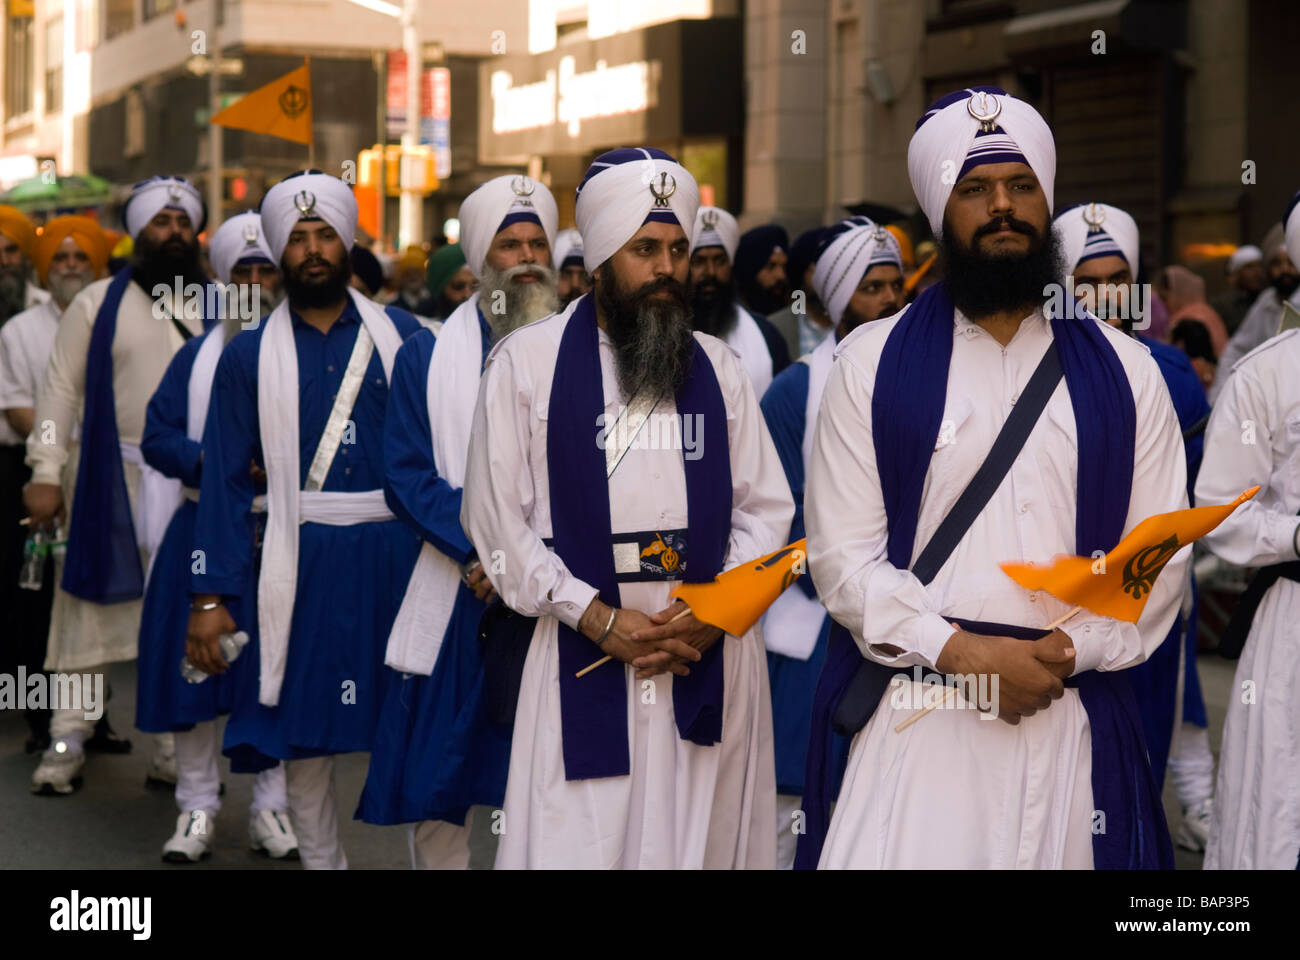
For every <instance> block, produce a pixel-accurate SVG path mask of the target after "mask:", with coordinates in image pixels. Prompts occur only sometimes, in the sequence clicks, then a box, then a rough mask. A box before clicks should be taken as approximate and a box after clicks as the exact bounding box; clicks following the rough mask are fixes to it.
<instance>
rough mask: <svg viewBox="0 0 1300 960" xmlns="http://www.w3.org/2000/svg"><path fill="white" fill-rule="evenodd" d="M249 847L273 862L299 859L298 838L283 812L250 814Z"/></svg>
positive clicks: (259, 811)
mask: <svg viewBox="0 0 1300 960" xmlns="http://www.w3.org/2000/svg"><path fill="white" fill-rule="evenodd" d="M248 845H249V846H250V847H251V848H252V849H254V850H257V851H259V852H261V853H265V854H266V855H267V856H268V857H270V858H271V859H273V860H297V859H298V837H297V836H296V835H295V834H294V832H293V827H292V826H291V825H290V823H289V815H288V814H287V813H285V812H284V811H283V810H258V811H256V812H250V813H249V818H248Z"/></svg>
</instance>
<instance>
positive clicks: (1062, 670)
mask: <svg viewBox="0 0 1300 960" xmlns="http://www.w3.org/2000/svg"><path fill="white" fill-rule="evenodd" d="M953 626H954V627H956V626H957V625H956V624H953ZM900 652H901V651H900ZM1074 657H1075V652H1074V642H1073V641H1072V640H1071V639H1070V637H1069V635H1068V634H1067V633H1065V632H1064V631H1063V630H1060V629H1059V628H1058V629H1056V630H1053V631H1052V632H1051V633H1049V634H1048V635H1047V636H1045V637H1043V638H1042V639H1041V640H1017V639H1016V638H1015V637H995V636H987V635H985V634H979V633H970V632H968V631H966V630H962V629H960V628H958V629H957V632H956V633H954V634H953V635H952V636H951V637H949V638H948V642H947V643H946V644H945V645H944V648H943V651H942V652H941V653H940V654H939V657H938V659H937V660H936V661H935V664H934V666H935V669H936V670H938V671H939V672H941V673H945V674H963V675H964V674H975V675H976V676H981V675H984V676H992V675H994V674H996V675H997V677H998V687H997V704H996V708H997V717H998V719H999V720H1003V721H1005V722H1007V723H1009V724H1011V725H1012V726H1015V725H1016V724H1018V723H1020V718H1021V717H1031V716H1033V715H1034V714H1035V713H1037V712H1038V711H1039V710H1046V709H1047V708H1048V707H1049V706H1051V704H1052V701H1053V700H1059V699H1061V697H1063V696H1064V695H1065V684H1064V682H1063V681H1064V680H1065V679H1066V678H1067V677H1069V676H1070V675H1071V674H1072V673H1074Z"/></svg>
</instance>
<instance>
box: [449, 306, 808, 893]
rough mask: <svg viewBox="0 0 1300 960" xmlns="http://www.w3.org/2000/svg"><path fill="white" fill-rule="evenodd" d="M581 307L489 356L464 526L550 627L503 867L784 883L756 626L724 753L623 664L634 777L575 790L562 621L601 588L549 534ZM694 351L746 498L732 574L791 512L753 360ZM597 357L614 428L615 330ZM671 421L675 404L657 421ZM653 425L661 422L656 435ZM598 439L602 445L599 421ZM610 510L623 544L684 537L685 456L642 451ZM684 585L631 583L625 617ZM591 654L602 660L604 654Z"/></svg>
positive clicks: (743, 654)
mask: <svg viewBox="0 0 1300 960" xmlns="http://www.w3.org/2000/svg"><path fill="white" fill-rule="evenodd" d="M578 302H579V301H576V300H575V301H574V304H576V303H578ZM573 309H574V305H573V304H571V305H570V307H569V309H567V310H566V311H565V312H564V313H562V314H557V315H553V316H551V317H549V318H546V319H544V320H540V321H538V322H536V323H533V324H530V325H528V326H526V327H523V328H521V329H520V330H518V331H516V332H515V333H513V334H511V335H510V336H509V337H507V338H506V339H504V340H503V341H501V343H500V344H498V346H497V348H496V350H495V351H494V352H493V354H492V356H491V357H490V358H489V360H488V366H487V369H486V372H485V373H484V376H483V386H482V389H481V391H480V394H479V403H478V408H477V410H476V411H475V416H474V431H473V434H472V436H473V441H472V442H471V444H470V454H469V465H468V470H467V474H466V479H465V497H464V504H463V507H462V515H461V522H462V524H463V525H464V527H465V529H466V531H467V532H468V533H469V536H470V540H471V541H472V542H473V544H474V545H475V547H476V548H477V550H478V554H479V556H480V557H481V558H483V562H484V566H485V567H487V568H489V569H492V570H493V572H492V574H491V576H492V582H493V584H494V586H495V587H496V589H497V591H498V592H499V593H500V594H501V597H502V599H503V600H504V601H505V603H506V604H507V605H508V606H509V607H511V608H513V609H514V610H517V611H519V612H520V613H522V614H524V615H526V616H538V617H540V619H539V620H538V623H537V627H536V629H535V631H534V633H533V639H532V643H531V645H530V647H529V650H528V656H527V660H526V662H525V664H524V671H523V681H522V688H521V690H520V694H519V704H518V710H517V712H516V715H515V725H514V740H513V745H512V748H511V756H510V770H509V778H508V782H507V787H506V798H505V806H504V810H505V824H504V831H503V833H502V834H501V840H500V845H499V847H498V854H497V861H496V865H497V867H499V868H525V867H526V868H533V867H546V868H555V867H561V868H563V867H578V868H617V867H626V868H700V867H713V868H733V867H735V868H740V867H749V868H755V867H757V868H769V869H770V868H772V867H774V866H775V862H776V779H775V772H774V768H773V759H772V712H771V702H770V698H769V693H768V681H767V662H766V655H765V651H764V649H763V641H762V637H761V636H760V634H759V632H758V630H757V629H754V630H751V631H750V632H748V633H746V634H745V635H744V636H742V637H734V636H726V637H724V638H723V639H722V640H721V641H719V642H721V643H723V644H725V647H724V650H723V656H724V658H725V681H724V682H725V691H726V692H725V706H724V713H723V720H722V742H721V743H720V744H716V745H714V746H708V747H705V746H698V745H696V744H693V743H690V742H687V741H685V740H683V739H681V737H680V736H679V735H678V731H677V726H676V723H675V720H674V716H673V693H672V674H669V673H665V674H661V675H660V676H658V677H655V678H654V682H653V684H652V685H649V684H648V682H646V681H638V680H636V679H635V678H634V673H635V671H634V670H633V669H632V668H631V667H625V676H626V684H627V704H628V708H627V735H628V744H629V755H630V758H631V775H630V776H623V777H608V778H602V779H591V780H575V781H566V780H565V778H564V760H563V752H562V740H561V717H560V685H559V652H558V651H559V648H558V643H557V626H558V621H559V620H563V621H564V622H565V623H566V624H568V625H569V626H571V627H576V625H577V623H578V620H579V619H580V618H581V616H582V613H583V611H584V610H586V608H587V606H588V604H589V603H590V602H591V600H592V598H593V597H595V596H596V592H597V591H596V588H595V587H593V586H591V585H589V584H586V583H583V582H581V581H579V580H578V579H577V578H575V577H574V576H573V575H572V574H570V573H569V572H568V570H567V569H566V568H565V566H564V563H563V562H562V561H561V560H560V558H559V557H558V556H556V555H555V554H554V553H552V552H551V551H549V550H548V549H547V548H546V546H545V545H544V544H543V543H542V538H544V537H549V536H551V532H552V531H551V516H550V484H549V476H548V472H547V459H546V443H547V429H548V419H549V417H548V407H549V398H550V392H551V381H552V376H553V373H554V370H555V362H556V356H557V353H558V350H559V344H560V337H561V335H562V333H563V331H564V325H565V323H566V321H567V320H568V317H569V315H571V314H572V313H573ZM696 338H697V340H698V341H699V343H700V344H701V345H702V346H703V347H704V349H705V351H706V353H707V355H708V358H709V360H710V362H711V363H712V364H713V369H714V372H715V374H716V375H717V379H718V384H719V386H720V387H721V390H722V395H723V399H724V402H725V404H726V410H727V421H728V435H729V442H730V461H731V478H732V484H733V487H734V491H735V492H734V497H733V500H732V514H731V538H730V543H729V546H728V552H727V558H726V561H725V563H724V567H731V566H735V565H736V564H737V563H741V562H744V561H747V560H750V559H753V558H754V557H758V556H761V555H763V554H765V553H769V552H771V551H772V550H774V549H776V548H777V547H779V546H781V545H782V544H783V542H784V540H783V539H782V538H783V537H784V536H785V534H786V532H787V531H788V530H789V528H790V519H791V517H792V515H793V510H794V506H793V502H792V501H791V499H790V491H789V487H788V486H787V484H786V481H785V474H784V473H783V472H782V470H781V463H780V460H779V459H778V458H777V454H776V450H775V448H774V447H773V445H772V441H771V439H770V437H769V436H768V434H767V430H766V428H765V427H764V424H763V418H762V414H761V413H760V412H759V408H758V403H757V401H756V399H755V396H754V390H753V388H752V387H751V386H750V383H749V379H748V377H747V376H746V374H745V372H744V370H743V369H742V368H741V366H740V363H739V361H738V360H737V359H736V357H735V355H734V354H733V353H732V351H730V350H729V349H727V347H726V346H725V345H723V344H722V343H721V342H720V341H718V340H717V339H715V338H713V337H710V336H707V335H704V334H696ZM599 344H600V345H599V351H600V364H601V371H602V378H603V382H604V395H605V412H606V414H607V416H608V418H609V422H611V423H612V422H613V420H614V418H615V417H616V416H617V414H618V412H619V410H620V409H621V408H622V406H623V404H624V403H625V402H626V401H625V398H623V397H622V396H621V394H620V392H619V389H618V380H617V375H616V372H615V366H614V354H613V347H612V344H611V341H610V339H609V337H608V336H607V335H606V334H605V333H604V331H600V333H599ZM673 412H675V408H674V406H673V404H672V403H671V401H661V402H660V404H659V406H658V407H657V408H656V410H655V413H656V414H661V413H673ZM651 426H652V424H651V423H649V422H647V424H646V430H649V428H650V427H651ZM591 432H592V442H593V443H594V442H595V440H596V433H597V425H596V424H595V423H592V424H591ZM704 442H705V443H708V442H710V440H709V439H708V438H707V437H705V438H704ZM558 475H559V476H563V475H564V468H563V467H560V468H559V474H558ZM609 500H610V516H611V520H612V531H613V532H614V533H621V532H632V531H645V530H660V529H673V528H682V527H685V526H686V525H687V501H686V480H685V472H684V469H683V463H682V453H681V450H680V448H677V449H637V448H636V447H635V446H634V447H633V448H632V449H630V450H628V452H627V453H626V455H625V456H624V458H623V461H622V463H621V464H620V465H619V467H618V469H617V470H616V471H615V472H614V474H613V476H612V477H611V478H610V480H609ZM496 551H501V554H500V555H496V554H495V552H496ZM494 555H496V556H498V557H499V558H500V559H501V563H497V562H496V560H494V559H493V558H494ZM498 569H499V570H501V571H502V572H500V573H497V572H496V570H498ZM675 586H676V584H675V583H665V582H651V583H624V584H621V585H620V591H621V597H622V606H624V607H627V608H630V609H634V610H639V611H642V612H644V613H646V614H652V613H655V612H657V611H659V610H662V609H664V608H665V607H667V606H668V605H669V603H670V602H671V601H670V600H669V593H670V592H671V591H672V589H673V588H674V587H675ZM591 647H592V650H591V659H592V661H593V662H594V661H596V660H598V659H599V658H600V656H601V652H600V648H598V647H597V646H596V645H595V644H592V645H591ZM646 701H651V702H646Z"/></svg>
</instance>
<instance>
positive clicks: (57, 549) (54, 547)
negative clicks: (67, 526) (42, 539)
mask: <svg viewBox="0 0 1300 960" xmlns="http://www.w3.org/2000/svg"><path fill="white" fill-rule="evenodd" d="M67 555H68V533H67V531H66V530H64V529H63V524H61V523H60V524H58V525H57V526H55V528H54V532H53V533H52V534H50V556H52V557H53V558H54V559H55V560H59V561H62V560H63V558H64V557H66V556H67Z"/></svg>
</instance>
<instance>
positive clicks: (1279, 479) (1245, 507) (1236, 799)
mask: <svg viewBox="0 0 1300 960" xmlns="http://www.w3.org/2000/svg"><path fill="white" fill-rule="evenodd" d="M1297 370H1300V333H1298V332H1297V331H1295V330H1290V331H1288V332H1286V333H1284V334H1282V335H1281V336H1279V337H1276V338H1274V339H1272V340H1270V341H1268V343H1266V344H1264V345H1263V346H1261V347H1259V348H1257V349H1256V350H1254V351H1253V352H1252V353H1250V354H1248V355H1247V356H1246V357H1245V358H1244V359H1243V360H1242V361H1241V362H1240V363H1239V364H1238V365H1237V368H1236V371H1235V372H1234V373H1233V375H1232V378H1231V379H1230V380H1229V381H1228V383H1227V385H1226V386H1225V387H1224V390H1223V394H1222V395H1221V396H1220V398H1219V401H1218V403H1217V404H1216V405H1215V407H1214V413H1213V415H1212V416H1211V418H1210V424H1209V427H1208V428H1207V431H1206V436H1205V459H1204V461H1203V463H1202V465H1201V472H1200V474H1199V475H1198V477H1197V481H1196V502H1197V504H1213V503H1227V502H1230V501H1232V500H1234V499H1236V497H1237V496H1238V495H1239V494H1240V493H1241V491H1242V490H1245V489H1246V488H1248V487H1250V486H1253V485H1254V484H1257V483H1258V484H1262V485H1263V489H1261V490H1260V491H1259V493H1257V494H1255V496H1254V498H1253V499H1251V500H1248V501H1246V502H1245V503H1243V504H1242V505H1241V506H1240V507H1238V508H1237V509H1236V510H1235V511H1234V512H1233V513H1232V514H1231V515H1230V516H1229V517H1228V519H1226V520H1224V521H1223V523H1222V524H1220V525H1219V526H1218V528H1216V529H1215V530H1214V531H1212V532H1211V533H1210V534H1208V535H1207V536H1206V538H1205V543H1206V545H1207V546H1208V547H1209V548H1210V549H1211V550H1213V551H1214V553H1215V554H1217V555H1218V556H1220V557H1222V558H1223V559H1224V560H1226V561H1228V562H1229V563H1235V564H1239V565H1241V566H1244V567H1262V566H1268V565H1270V564H1275V563H1286V562H1289V561H1294V560H1296V559H1297V557H1296V552H1295V548H1294V537H1295V530H1296V524H1297V523H1300V519H1297V517H1296V513H1297V511H1300V378H1298V377H1297V376H1296V371H1297ZM1229 491H1231V492H1229ZM1297 622H1300V584H1297V583H1294V582H1293V581H1291V580H1287V579H1285V578H1282V579H1279V580H1278V581H1277V583H1275V584H1274V585H1273V586H1272V587H1271V588H1270V589H1269V590H1268V592H1267V593H1265V594H1264V597H1263V599H1262V600H1261V601H1260V604H1259V609H1258V610H1256V611H1255V620H1254V623H1253V624H1252V625H1251V628H1250V634H1249V635H1248V637H1247V639H1246V646H1245V648H1244V649H1243V650H1242V654H1241V659H1240V660H1239V661H1238V663H1237V674H1236V677H1235V678H1234V680H1233V684H1232V687H1231V690H1230V692H1229V696H1228V715H1227V718H1226V719H1225V721H1224V725H1223V747H1222V749H1221V750H1220V752H1219V778H1218V785H1217V787H1216V791H1215V798H1214V819H1213V822H1212V824H1211V827H1210V843H1209V846H1208V847H1207V849H1206V851H1205V869H1207V870H1212V869H1219V868H1222V869H1234V870H1251V869H1268V870H1293V869H1295V866H1296V860H1297V858H1300V753H1297V744H1300V633H1297V631H1296V623H1297Z"/></svg>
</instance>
